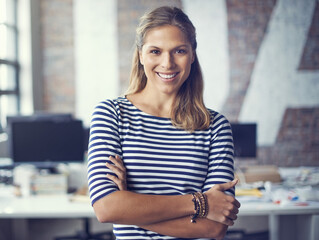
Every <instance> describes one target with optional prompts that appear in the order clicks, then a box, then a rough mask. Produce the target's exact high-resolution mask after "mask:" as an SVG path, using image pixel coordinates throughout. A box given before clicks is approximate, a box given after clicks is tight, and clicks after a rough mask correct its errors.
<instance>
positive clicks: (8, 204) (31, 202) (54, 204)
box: [0, 195, 95, 218]
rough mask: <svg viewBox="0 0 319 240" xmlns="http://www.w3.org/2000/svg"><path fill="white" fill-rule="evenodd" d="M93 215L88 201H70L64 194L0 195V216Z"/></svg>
mask: <svg viewBox="0 0 319 240" xmlns="http://www.w3.org/2000/svg"><path fill="white" fill-rule="evenodd" d="M85 217H95V214H94V211H93V208H92V207H91V204H90V203H89V202H71V201H70V200H69V198H68V196H66V195H52V196H51V195H48V196H30V197H20V198H17V197H10V198H3V197H2V198H1V196H0V218H85Z"/></svg>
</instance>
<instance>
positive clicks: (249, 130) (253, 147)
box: [231, 123, 257, 158]
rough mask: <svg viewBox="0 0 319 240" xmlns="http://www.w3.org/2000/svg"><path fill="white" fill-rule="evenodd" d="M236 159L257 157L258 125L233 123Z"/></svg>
mask: <svg viewBox="0 0 319 240" xmlns="http://www.w3.org/2000/svg"><path fill="white" fill-rule="evenodd" d="M231 127H232V131H233V139H234V150H235V157H239V158H255V157H256V156H257V124H256V123H231Z"/></svg>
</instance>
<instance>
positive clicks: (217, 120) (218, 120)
mask: <svg viewBox="0 0 319 240" xmlns="http://www.w3.org/2000/svg"><path fill="white" fill-rule="evenodd" d="M207 110H208V111H209V113H210V116H211V123H210V126H211V128H212V129H214V130H218V129H219V130H220V129H221V128H227V129H231V125H230V122H229V121H228V119H227V118H226V117H225V116H224V115H223V114H221V113H219V112H216V111H214V110H212V109H207Z"/></svg>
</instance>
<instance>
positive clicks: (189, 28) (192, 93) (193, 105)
mask: <svg viewBox="0 0 319 240" xmlns="http://www.w3.org/2000/svg"><path fill="white" fill-rule="evenodd" d="M164 25H171V26H176V27H178V28H179V29H180V30H181V31H182V32H183V33H184V34H185V36H186V37H187V39H188V41H189V43H190V44H191V46H192V50H193V52H194V54H195V59H194V62H193V63H192V66H191V71H190V74H189V76H188V78H187V79H186V81H185V82H184V83H183V85H182V86H181V87H180V89H179V90H178V93H177V96H176V99H175V102H174V103H173V105H172V107H171V112H170V117H171V121H172V124H173V125H174V126H176V127H178V128H181V129H185V130H187V131H191V132H192V131H194V130H204V129H207V128H208V127H209V125H210V120H211V116H210V113H209V111H208V110H207V108H206V107H205V105H204V101H203V85H204V83H203V76H202V72H201V68H200V64H199V61H198V58H197V54H196V48H197V42H196V30H195V27H194V25H193V24H192V22H191V21H190V20H189V18H188V16H187V15H186V14H185V13H184V12H183V11H182V10H181V9H179V8H176V7H167V6H164V7H159V8H156V9H154V10H153V11H151V12H149V13H146V14H145V15H144V16H143V17H142V18H141V19H140V24H139V26H138V27H137V29H136V39H135V44H136V49H135V52H134V56H133V61H132V69H131V76H130V84H129V87H128V90H127V92H126V95H128V94H134V93H138V92H140V91H142V90H143V89H144V88H145V86H146V82H147V77H146V75H145V72H144V67H143V65H142V64H141V62H140V57H139V52H140V51H141V50H142V47H143V45H144V40H145V37H146V35H147V33H148V32H149V31H150V30H151V29H153V28H156V27H160V26H164Z"/></svg>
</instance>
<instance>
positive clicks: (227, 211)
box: [205, 179, 240, 226]
mask: <svg viewBox="0 0 319 240" xmlns="http://www.w3.org/2000/svg"><path fill="white" fill-rule="evenodd" d="M237 182H238V180H237V179H236V180H233V181H232V182H228V183H223V184H216V185H215V186H214V187H212V188H211V189H209V190H208V191H207V192H206V193H205V194H206V196H207V201H208V215H207V218H208V219H210V220H214V221H216V222H220V223H222V224H225V225H228V226H232V225H234V221H235V220H236V219H237V214H238V208H240V203H239V202H238V201H237V200H236V199H235V198H234V197H233V196H230V195H227V194H225V193H224V191H226V190H228V189H230V188H232V187H234V186H235V185H236V184H237Z"/></svg>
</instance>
